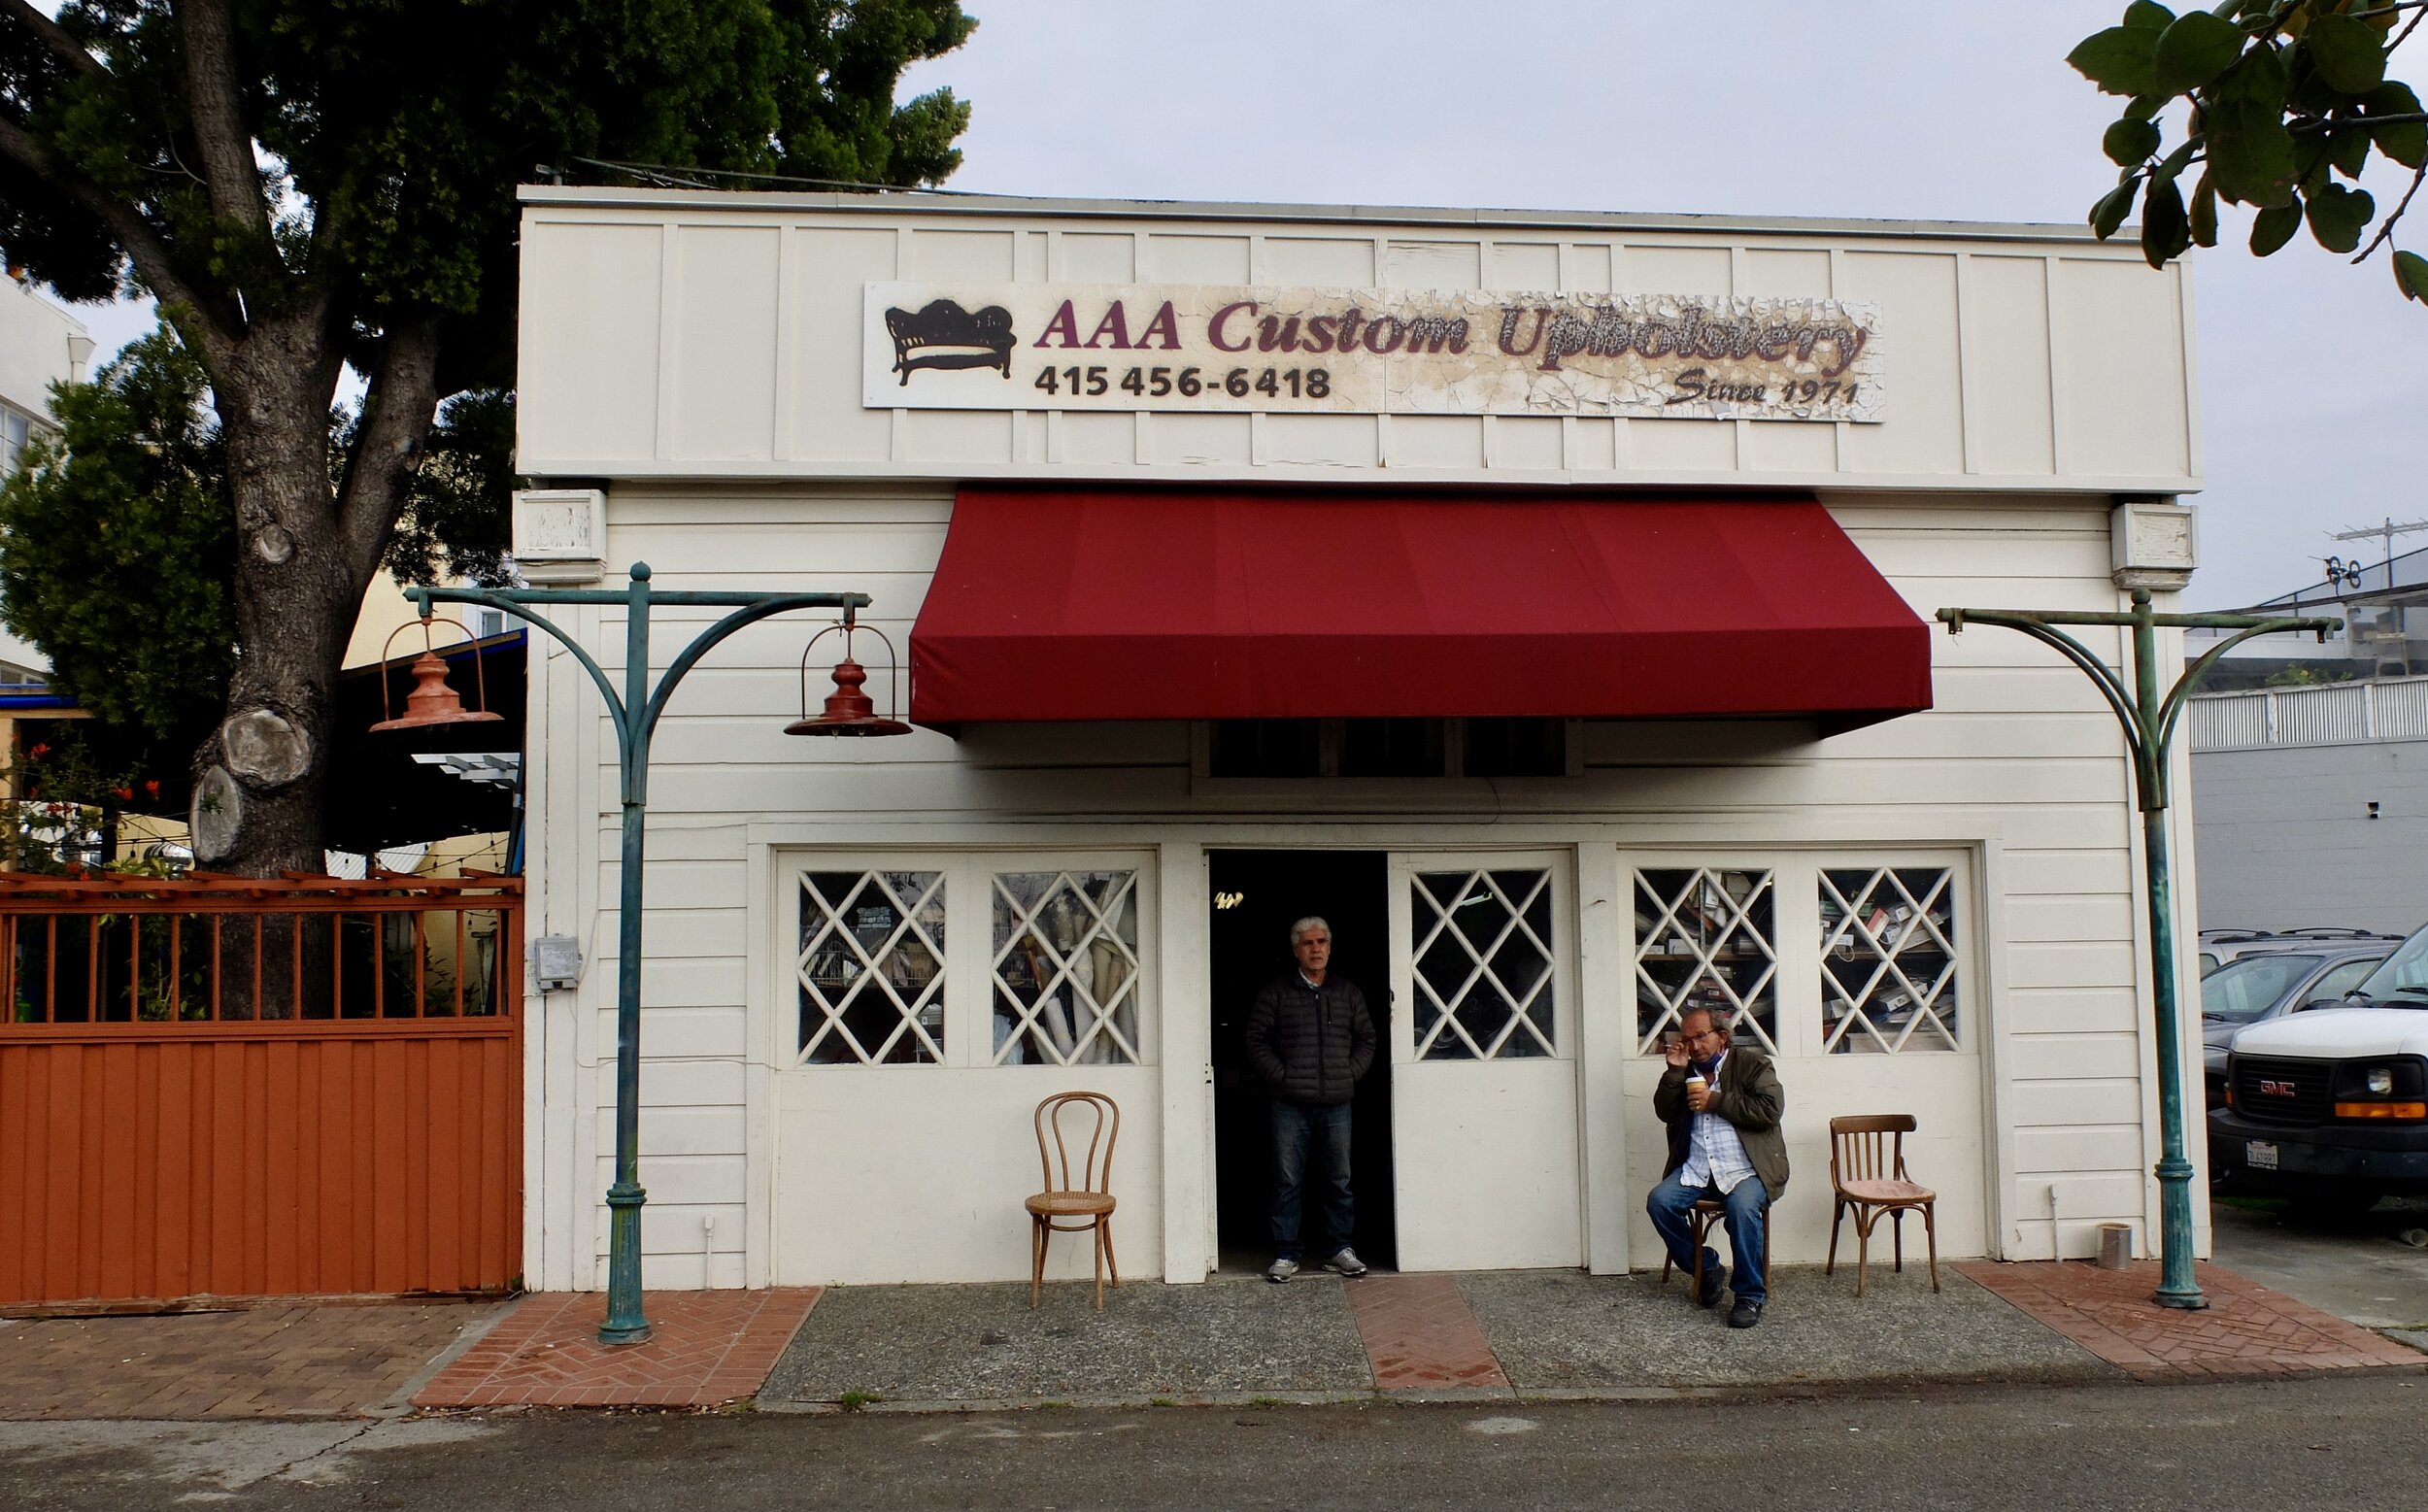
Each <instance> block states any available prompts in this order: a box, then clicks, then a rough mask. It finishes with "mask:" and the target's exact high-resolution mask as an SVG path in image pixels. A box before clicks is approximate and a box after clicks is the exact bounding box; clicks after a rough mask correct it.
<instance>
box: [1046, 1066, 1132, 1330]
mask: <svg viewBox="0 0 2428 1512" xmlns="http://www.w3.org/2000/svg"><path fill="white" fill-rule="evenodd" d="M1065 1115H1069V1116H1070V1121H1071V1124H1072V1126H1074V1128H1075V1127H1076V1126H1079V1125H1080V1124H1081V1122H1082V1121H1083V1120H1087V1121H1089V1122H1088V1142H1087V1147H1086V1149H1084V1150H1082V1151H1080V1152H1079V1159H1077V1160H1076V1161H1074V1160H1073V1159H1071V1154H1072V1144H1071V1141H1070V1140H1069V1139H1068V1138H1066V1137H1065V1135H1064V1133H1063V1130H1062V1121H1063V1118H1064V1116H1065ZM1036 1126H1037V1164H1038V1166H1039V1167H1040V1168H1042V1169H1043V1171H1044V1173H1045V1190H1044V1191H1043V1192H1040V1193H1037V1194H1036V1195H1035V1196H1032V1197H1030V1198H1029V1204H1028V1205H1029V1306H1030V1307H1034V1306H1036V1305H1037V1297H1038V1294H1039V1293H1040V1292H1041V1291H1042V1290H1043V1288H1044V1286H1045V1250H1046V1245H1047V1244H1048V1243H1050V1242H1051V1241H1052V1239H1053V1237H1054V1235H1056V1234H1058V1233H1088V1232H1090V1231H1093V1232H1094V1235H1095V1240H1096V1311H1097V1312H1102V1311H1104V1278H1105V1275H1106V1273H1107V1272H1110V1273H1111V1275H1112V1278H1113V1285H1115V1286H1120V1285H1121V1284H1122V1277H1121V1268H1120V1267H1119V1266H1118V1265H1116V1264H1115V1263H1114V1260H1113V1193H1112V1185H1113V1141H1114V1140H1116V1139H1118V1138H1120V1137H1121V1131H1122V1113H1121V1109H1120V1108H1118V1107H1116V1106H1114V1103H1113V1099H1112V1098H1110V1097H1107V1096H1106V1095H1104V1093H1102V1092H1057V1093H1056V1094H1054V1095H1053V1096H1051V1097H1048V1098H1046V1099H1045V1100H1044V1101H1043V1102H1040V1103H1038V1104H1037V1115H1036ZM1064 1219H1068V1220H1072V1221H1071V1222H1068V1223H1064V1222H1062V1220H1064ZM1083 1220H1084V1221H1083Z"/></svg>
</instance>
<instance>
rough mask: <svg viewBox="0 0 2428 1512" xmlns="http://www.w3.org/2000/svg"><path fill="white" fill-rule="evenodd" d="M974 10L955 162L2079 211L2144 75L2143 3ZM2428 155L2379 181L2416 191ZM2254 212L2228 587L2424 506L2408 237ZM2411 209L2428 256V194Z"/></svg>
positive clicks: (1197, 178)
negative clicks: (2101, 60)
mask: <svg viewBox="0 0 2428 1512" xmlns="http://www.w3.org/2000/svg"><path fill="white" fill-rule="evenodd" d="M963 7H964V9H966V10H968V11H969V12H970V13H971V14H973V15H975V16H976V17H978V18H979V27H978V31H977V34H976V35H975V36H974V37H973V38H972V39H971V40H970V42H969V44H968V46H966V47H964V48H963V49H962V50H961V51H959V52H957V53H954V54H952V55H951V56H949V57H945V58H942V59H939V60H936V61H934V62H930V63H926V64H922V65H921V66H920V67H918V68H917V69H915V70H913V71H912V72H911V74H910V75H909V76H908V77H907V78H906V79H905V80H904V90H905V92H906V93H917V92H920V91H923V90H927V89H932V88H936V87H938V86H941V85H950V86H951V87H952V89H953V90H954V92H955V93H956V94H958V95H960V96H961V98H963V99H966V100H968V101H970V102H971V104H972V105H973V107H974V111H973V115H972V118H971V121H970V129H969V132H968V134H967V136H965V137H964V138H963V139H962V151H963V160H962V166H961V172H960V173H958V174H957V175H955V176H954V178H953V179H952V181H951V184H950V186H951V187H953V188H958V189H973V190H986V191H994V192H1003V193H1018V194H1058V195H1081V196H1112V197H1120V198H1141V199H1212V200H1234V199H1237V200H1268V201H1273V200H1278V201H1288V202H1298V203H1319V204H1343V203H1350V204H1386V205H1452V206H1481V207H1492V208H1503V209H1506V208H1522V209H1560V210H1602V211H1642V212H1651V213H1662V212H1685V213H1698V212H1700V213H1716V214H1725V215H1746V216H1819V217H1831V218H1920V219H1944V220H2034V221H2059V222H2065V223H2068V224H2080V223H2081V221H2082V220H2083V218H2084V217H2085V215H2086V213H2087V212H2088V210H2089V207H2090V204H2091V202H2092V201H2093V200H2094V199H2096V198H2098V197H2099V195H2100V194H2102V193H2103V192H2105V191H2106V190H2107V189H2108V186H2109V185H2112V184H2113V183H2114V182H2115V169H2114V167H2113V166H2112V165H2110V164H2109V163H2108V160H2107V159H2106V158H2105V157H2103V156H2102V155H2101V154H2100V150H2099V138H2100V132H2101V130H2102V129H2103V128H2104V127H2105V126H2106V125H2107V123H2108V121H2109V120H2111V119H2113V118H2115V116H2116V113H2117V106H2118V105H2119V104H2120V103H2121V102H2119V101H2114V100H2110V99H2108V98H2107V97H2105V96H2103V95H2101V94H2100V93H2099V92H2098V91H2097V90H2095V89H2093V88H2092V87H2091V86H2090V84H2088V83H2087V82H2085V81H2084V80H2083V79H2082V78H2081V77H2080V76H2079V75H2077V74H2075V73H2074V70H2072V69H2071V68H2068V67H2067V66H2066V63H2065V56H2066V54H2067V52H2069V51H2071V50H2073V47H2074V44H2075V43H2076V42H2078V41H2080V40H2081V39H2082V38H2083V37H2085V36H2087V35H2089V34H2090V33H2091V32H2093V31H2096V30H2098V29H2100V28H2101V27H2103V26H2108V25H2112V24H2113V23H2114V21H2115V19H2116V17H2118V16H2119V15H2120V14H2121V13H2122V12H2123V9H2124V0H2029V3H2025V4H2016V3H1998V4H1993V3H1990V0H1851V3H1845V4H1836V5H1832V4H1824V3H1820V0H1733V3H1730V4H1727V5H1713V4H1709V3H1707V0H1464V3H1450V0H1222V3H1220V4H1209V3H1202V0H1189V3H1182V0H963ZM2180 8H2181V7H2178V9H2180ZM2413 50H2417V51H2419V53H2420V54H2421V56H2423V57H2428V37H2423V38H2422V39H2421V40H2420V41H2419V42H2417V43H2415V44H2414V45H2413V48H2409V49H2406V50H2405V53H2404V54H2398V57H2401V56H2404V55H2407V54H2409V53H2410V52H2411V51H2413ZM2400 71H2401V70H2398V72H2400ZM2410 75H2411V79H2412V80H2413V81H2414V82H2415V83H2421V84H2428V67H2421V66H2418V65H2417V64H2416V63H2414V64H2413V66H2412V67H2411V69H2410ZM2408 180H2409V175H2408V174H2399V173H2398V174H2387V173H2384V172H2382V171H2379V170H2377V169H2373V171H2372V175H2371V178H2370V179H2369V180H2368V181H2366V183H2367V185H2368V186H2369V187H2370V188H2371V189H2373V190H2374V191H2375V192H2376V193H2377V198H2378V201H2379V203H2380V204H2381V205H2389V206H2390V205H2391V204H2392V203H2393V202H2394V201H2395V200H2396V199H2397V198H2399V197H2400V196H2401V192H2402V189H2403V187H2404V186H2405V185H2406V184H2407V183H2408ZM2389 181H2390V182H2389ZM2228 216H2229V218H2230V219H2229V224H2228V227H2227V229H2226V231H2225V233H2224V235H2223V237H2222V238H2221V240H2222V242H2223V243H2224V245H2221V246H2220V247H2218V248H2217V249H2216V250H2215V251H2212V252H2199V253H2196V254H2195V257H2194V265H2193V286H2194V305H2195V308H2196V310H2197V313H2198V319H2199V330H2198V333H2197V340H2198V346H2199V358H2200V374H2201V400H2200V402H2201V421H2202V427H2203V430H2204V434H2205V445H2204V458H2203V459H2204V465H2205V470H2206V474H2207V477H2208V480H2209V487H2208V489H2207V491H2206V492H2204V493H2202V494H2201V495H2200V496H2199V497H2198V498H2197V500H2196V502H2197V503H2198V504H2199V505H2200V506H2201V534H2202V559H2203V566H2202V570H2201V572H2200V575H2199V576H2198V577H2197V578H2195V579H2194V580H2193V587H2192V589H2191V592H2190V595H2189V601H2190V602H2191V603H2193V604H2194V605H2196V606H2198V607H2203V608H2223V607H2227V606H2230V605H2238V604H2243V603H2248V602H2253V601H2256V600H2258V599H2262V598H2265V597H2268V596H2270V595H2273V594H2275V593H2277V592H2281V591H2285V590H2288V589H2291V588H2296V587H2300V586H2302V585H2304V584H2308V583H2311V582H2315V581H2317V580H2318V579H2319V578H2320V576H2321V573H2320V567H2319V558H2321V557H2324V556H2326V555H2327V554H2330V553H2336V554H2343V555H2345V556H2347V557H2348V556H2350V555H2352V554H2354V551H2355V547H2356V544H2357V546H2358V547H2359V549H2361V550H2363V551H2366V552H2367V553H2368V554H2369V556H2370V559H2371V560H2372V561H2375V560H2377V559H2378V556H2377V552H2376V549H2375V548H2374V546H2371V545H2370V544H2369V543H2343V542H2335V541H2331V540H2329V539H2328V538H2327V533H2328V532H2330V531H2333V530H2340V529H2344V528H2348V527H2350V526H2354V525H2361V524H2374V523H2376V522H2377V521H2379V520H2381V519H2383V518H2385V517H2386V516H2388V515H2389V514H2390V515H2392V516H2393V517H2394V518H2395V519H2396V520H2398V521H2402V520H2418V519H2422V518H2428V489H2423V487H2421V483H2420V480H2421V478H2422V476H2423V468H2422V463H2423V461H2424V460H2428V424H2423V423H2422V420H2421V408H2422V399H2423V396H2424V395H2428V377H2423V375H2428V360H2423V359H2422V358H2421V357H2419V356H2417V355H2413V356H2412V357H2411V358H2409V359H2406V358H2405V357H2404V355H2403V353H2406V352H2410V353H2419V352H2420V351H2421V350H2422V349H2423V348H2428V307H2424V306H2421V305H2418V304H2411V303H2407V302H2405V301H2404V300H2403V299H2402V298H2401V297H2400V296H2399V295H2397V294H2396V293H2395V290H2394V280H2393V276H2392V275H2391V274H2390V273H2389V272H2388V271H2387V269H2386V265H2385V252H2383V251H2380V252H2378V253H2377V256H2376V257H2375V258H2373V259H2372V260H2371V261H2370V263H2368V264H2367V265H2365V266H2363V267H2360V268H2352V267H2347V266H2345V265H2344V259H2343V258H2341V257H2337V256H2335V255H2333V254H2330V253H2328V252H2322V251H2320V250H2319V249H2318V248H2317V247H2316V246H2314V245H2313V244H2311V243H2310V241H2309V239H2308V237H2307V236H2305V237H2303V238H2302V239H2301V240H2300V241H2299V242H2298V243H2297V244H2296V245H2295V246H2293V247H2289V248H2287V249H2286V250H2285V251H2283V252H2278V253H2277V254H2276V256H2274V257H2272V258H2269V259H2268V260H2266V261H2265V262H2262V261H2259V260H2257V259H2255V258H2253V257H2251V256H2250V255H2249V254H2248V253H2247V252H2239V251H2232V250H2229V249H2230V248H2239V247H2240V245H2241V243H2240V238H2241V237H2242V236H2243V234H2244V233H2245V231H2246V229H2247V222H2246V221H2245V220H2244V219H2243V218H2242V216H2241V214H2240V213H2238V212H2233V211H2231V210H2230V211H2229V212H2228ZM2406 224H2407V225H2416V226H2417V230H2416V231H2415V232H2413V233H2412V234H2411V236H2409V237H2408V238H2407V240H2408V241H2409V243H2410V245H2411V247H2412V248H2413V249H2414V250H2418V251H2428V204H2424V205H2423V209H2422V214H2421V216H2420V217H2419V218H2417V219H2416V220H2412V221H2407V222H2406ZM2408 544H2409V546H2410V547H2412V548H2417V547H2423V546H2428V533H2424V534H2420V535H2414V536H2411V537H2410V538H2408ZM2396 549H2397V550H2398V551H2400V550H2403V549H2405V547H2404V544H2403V543H2402V542H2400V541H2398V544H2397V548H2396Z"/></svg>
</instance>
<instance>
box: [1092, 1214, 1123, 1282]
mask: <svg viewBox="0 0 2428 1512" xmlns="http://www.w3.org/2000/svg"><path fill="white" fill-rule="evenodd" d="M1096 1229H1097V1231H1098V1232H1099V1233H1101V1234H1103V1235H1104V1269H1105V1271H1106V1272H1107V1273H1108V1274H1109V1275H1111V1276H1112V1278H1113V1285H1115V1286H1117V1287H1118V1286H1120V1285H1121V1284H1122V1268H1121V1265H1120V1263H1119V1262H1118V1261H1116V1260H1114V1259H1113V1215H1112V1214H1110V1213H1107V1214H1105V1215H1104V1216H1103V1217H1102V1218H1099V1219H1097V1220H1096Z"/></svg>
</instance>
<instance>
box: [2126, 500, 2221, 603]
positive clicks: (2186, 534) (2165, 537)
mask: <svg viewBox="0 0 2428 1512" xmlns="http://www.w3.org/2000/svg"><path fill="white" fill-rule="evenodd" d="M2200 544H2201V543H2200V520H2199V517H2198V516H2197V515H2196V514H2195V513H2194V511H2193V509H2192V507H2191V506H2190V505H2188V504H2177V503H2175V501H2174V500H2172V499H2127V500H2125V501H2124V502H2123V503H2121V504H2118V505H2117V506H2116V507H2115V508H2114V509H2113V510H2111V511H2110V512H2109V513H2108V580H2109V581H2110V582H2112V583H2114V584H2115V585H2116V587H2118V588H2149V589H2152V590H2153V591H2156V592H2174V591H2175V590H2176V589H2179V588H2182V587H2183V586H2184V585H2186V584H2188V583H2190V582H2191V581H2192V569H2193V568H2195V567H2198V566H2199V565H2200V554H2201V553H2200Z"/></svg>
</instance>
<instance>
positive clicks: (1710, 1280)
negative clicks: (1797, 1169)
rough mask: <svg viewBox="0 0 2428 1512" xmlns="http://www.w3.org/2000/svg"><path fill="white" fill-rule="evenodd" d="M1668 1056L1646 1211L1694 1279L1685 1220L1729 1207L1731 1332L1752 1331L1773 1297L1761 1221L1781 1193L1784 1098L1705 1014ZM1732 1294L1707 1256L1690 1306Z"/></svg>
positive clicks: (1753, 1056) (1692, 1018) (1696, 1013)
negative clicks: (1715, 1205) (1662, 1148)
mask: <svg viewBox="0 0 2428 1512" xmlns="http://www.w3.org/2000/svg"><path fill="white" fill-rule="evenodd" d="M1668 1054H1669V1069H1668V1070H1666V1071H1663V1072H1662V1073H1661V1085H1660V1086H1658V1087H1656V1088H1654V1089H1653V1093H1652V1111H1653V1112H1654V1113H1656V1114H1659V1115H1660V1117H1661V1122H1662V1123H1664V1124H1666V1125H1668V1126H1669V1165H1668V1167H1667V1171H1668V1174H1666V1175H1664V1176H1663V1177H1662V1178H1661V1184H1660V1185H1659V1186H1657V1187H1655V1188H1653V1189H1652V1193H1651V1195H1649V1196H1647V1197H1646V1198H1645V1199H1644V1209H1645V1211H1646V1212H1648V1213H1650V1214H1651V1215H1652V1226H1653V1227H1654V1228H1656V1229H1658V1230H1660V1233H1661V1239H1662V1242H1663V1243H1665V1244H1667V1245H1668V1246H1669V1260H1670V1261H1671V1263H1673V1264H1675V1265H1676V1266H1677V1267H1678V1268H1679V1269H1681V1270H1683V1271H1685V1272H1686V1273H1687V1274H1689V1275H1692V1274H1694V1271H1695V1250H1694V1241H1693V1237H1692V1235H1693V1228H1692V1225H1691V1222H1690V1218H1689V1215H1690V1214H1691V1213H1692V1212H1693V1210H1694V1206H1695V1204H1696V1203H1697V1202H1699V1201H1703V1200H1706V1199H1708V1200H1711V1201H1716V1202H1720V1203H1724V1204H1725V1205H1726V1206H1727V1209H1728V1226H1729V1248H1730V1250H1731V1251H1732V1252H1734V1255H1735V1258H1736V1260H1737V1305H1736V1306H1735V1307H1733V1308H1731V1309H1730V1310H1729V1327H1732V1328H1750V1327H1753V1326H1754V1325H1755V1324H1757V1323H1760V1322H1761V1321H1762V1304H1763V1303H1764V1301H1765V1300H1766V1299H1768V1297H1769V1296H1770V1290H1769V1287H1768V1286H1767V1285H1766V1281H1767V1278H1768V1275H1769V1271H1770V1263H1769V1257H1767V1256H1766V1255H1764V1253H1763V1224H1762V1220H1763V1214H1764V1213H1765V1212H1766V1211H1767V1210H1768V1209H1769V1208H1770V1204H1771V1203H1773V1202H1775V1201H1777V1200H1778V1199H1779V1194H1780V1193H1784V1192H1785V1191H1786V1190H1787V1141H1786V1140H1785V1139H1784V1138H1782V1137H1781V1136H1780V1134H1779V1110H1780V1109H1781V1108H1782V1107H1783V1106H1785V1101H1786V1099H1785V1098H1784V1097H1783V1096H1782V1095H1781V1093H1780V1092H1779V1078H1778V1073H1777V1072H1775V1071H1773V1070H1772V1069H1771V1068H1770V1057H1768V1056H1766V1055H1764V1054H1763V1053H1762V1052H1761V1051H1758V1050H1732V1049H1731V1048H1730V1046H1729V1031H1728V1030H1727V1029H1725V1028H1723V1027H1722V1026H1721V1025H1719V1023H1718V1022H1717V1021H1716V1020H1714V1019H1713V1017H1712V1016H1711V1014H1710V1013H1709V1012H1708V1011H1707V1010H1704V1009H1701V1008H1697V1009H1693V1010H1691V1011H1690V1012H1688V1013H1687V1015H1686V1016H1685V1017H1684V1018H1683V1019H1680V1020H1679V1021H1678V1035H1677V1037H1676V1038H1675V1039H1672V1040H1670V1041H1669V1046H1668ZM1728 1285H1729V1272H1728V1269H1727V1267H1725V1266H1723V1265H1722V1264H1721V1263H1720V1257H1719V1256H1717V1255H1715V1254H1713V1253H1712V1252H1711V1251H1710V1250H1708V1249H1706V1250H1704V1251H1703V1292H1702V1294H1701V1295H1699V1296H1697V1297H1696V1298H1695V1304H1696V1305H1697V1306H1699V1307H1709V1306H1711V1305H1712V1304H1713V1303H1715V1302H1717V1301H1719V1299H1720V1294H1721V1293H1722V1292H1723V1291H1725V1290H1727V1289H1728Z"/></svg>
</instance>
